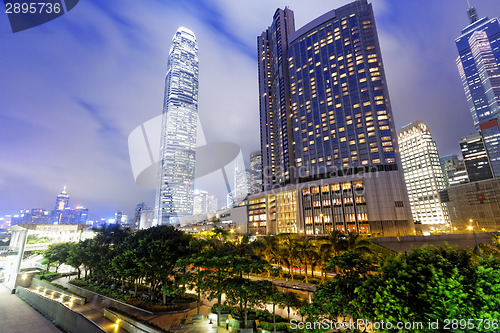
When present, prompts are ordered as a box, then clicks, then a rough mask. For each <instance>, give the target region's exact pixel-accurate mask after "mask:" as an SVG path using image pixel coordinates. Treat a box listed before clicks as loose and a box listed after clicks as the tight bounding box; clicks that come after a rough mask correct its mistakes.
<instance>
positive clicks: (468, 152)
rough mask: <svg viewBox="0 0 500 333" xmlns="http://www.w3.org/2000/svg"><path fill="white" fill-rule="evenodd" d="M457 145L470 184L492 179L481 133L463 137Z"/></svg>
mask: <svg viewBox="0 0 500 333" xmlns="http://www.w3.org/2000/svg"><path fill="white" fill-rule="evenodd" d="M459 144H460V149H461V150H462V155H463V157H464V163H465V169H466V170H467V176H468V177H469V181H470V182H471V183H472V182H477V181H480V180H485V179H490V178H493V172H492V170H491V164H490V159H489V157H488V153H487V151H486V147H485V145H484V139H483V137H482V135H481V133H480V132H475V133H472V134H469V135H467V136H465V137H463V138H462V139H461V140H460V142H459Z"/></svg>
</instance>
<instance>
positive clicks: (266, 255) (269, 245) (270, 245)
mask: <svg viewBox="0 0 500 333" xmlns="http://www.w3.org/2000/svg"><path fill="white" fill-rule="evenodd" d="M253 248H254V250H255V253H256V254H257V255H258V256H260V257H261V258H263V259H264V260H266V261H267V262H268V263H269V264H273V263H275V262H276V260H277V259H278V256H277V252H278V238H277V237H276V236H273V235H266V236H264V237H262V238H261V239H259V240H258V241H256V242H254V243H253ZM280 275H281V272H280ZM267 277H271V269H268V270H267Z"/></svg>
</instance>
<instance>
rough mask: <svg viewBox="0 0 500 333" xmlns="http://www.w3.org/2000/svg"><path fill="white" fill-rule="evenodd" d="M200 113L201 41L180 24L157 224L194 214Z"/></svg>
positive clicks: (170, 77)
mask: <svg viewBox="0 0 500 333" xmlns="http://www.w3.org/2000/svg"><path fill="white" fill-rule="evenodd" d="M197 115H198V45H197V43H196V38H195V35H194V33H193V32H192V31H190V30H188V29H186V28H179V29H178V30H177V32H176V33H175V35H174V38H173V40H172V47H171V49H170V53H169V56H168V64H167V75H166V79H165V96H164V103H163V121H162V134H161V145H160V156H161V164H160V175H159V186H158V192H157V197H156V203H155V207H156V213H155V219H156V224H160V225H161V224H169V223H176V221H177V217H180V216H189V215H192V214H193V194H194V170H195V155H196V126H197Z"/></svg>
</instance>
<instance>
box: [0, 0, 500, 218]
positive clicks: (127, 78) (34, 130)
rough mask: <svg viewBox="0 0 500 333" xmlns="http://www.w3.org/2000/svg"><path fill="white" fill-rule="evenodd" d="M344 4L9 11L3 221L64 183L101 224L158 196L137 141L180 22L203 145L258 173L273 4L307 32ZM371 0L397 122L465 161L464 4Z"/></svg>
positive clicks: (483, 9)
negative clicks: (261, 66)
mask: <svg viewBox="0 0 500 333" xmlns="http://www.w3.org/2000/svg"><path fill="white" fill-rule="evenodd" d="M348 2H350V0H346V1H338V0H335V1H326V0H321V1H310V2H304V1H298V0H295V1H264V0H260V1H248V0H243V1H237V2H235V1H230V0H214V1H201V0H199V1H189V2H187V1H186V2H184V1H182V2H176V1H172V0H167V1H158V0H157V1H154V0H153V1H148V2H141V3H139V2H133V1H117V0H114V1H113V0H111V1H105V2H103V1H98V0H88V1H85V2H80V4H79V5H78V6H77V7H75V8H74V9H73V10H72V11H70V12H69V13H67V14H66V15H64V16H62V17H60V18H58V19H56V20H54V21H51V22H49V23H46V24H44V25H41V26H39V27H36V28H33V29H30V30H26V31H23V32H19V33H16V34H13V33H12V32H11V30H10V26H9V22H8V18H7V16H6V15H5V14H0V41H1V43H2V45H3V52H2V54H1V55H0V68H1V72H0V73H1V74H2V75H1V76H0V136H1V137H2V140H1V141H0V152H1V153H2V162H1V163H0V198H1V199H2V200H1V201H0V216H3V215H5V214H14V213H16V212H18V211H19V210H20V209H26V208H28V209H31V208H46V209H51V208H52V206H53V203H54V199H55V198H56V196H57V194H59V193H60V192H61V189H62V188H63V187H64V186H65V185H67V191H68V194H69V195H70V196H71V200H72V202H73V204H74V205H75V206H85V207H87V208H88V209H89V214H90V217H91V218H97V217H107V216H113V215H114V212H116V211H123V212H124V213H126V214H127V215H129V216H132V215H133V211H134V209H135V206H136V205H137V203H140V202H143V201H145V202H147V203H148V204H149V205H152V204H153V200H154V195H155V193H154V191H151V190H145V189H141V188H139V187H137V186H136V185H135V182H134V177H133V175H132V171H131V167H130V162H129V156H128V148H127V137H128V135H129V134H130V132H131V131H132V130H133V129H134V128H136V127H137V126H139V125H140V124H142V123H143V122H144V121H147V120H149V119H151V118H152V117H155V116H157V115H159V114H161V112H162V102H163V89H164V77H165V73H166V65H167V56H168V52H169V49H170V44H171V43H170V41H171V36H172V35H173V34H174V33H175V31H176V30H177V29H178V28H179V27H180V26H185V27H187V28H189V29H191V30H192V31H193V32H194V33H195V34H196V36H197V40H198V43H199V59H200V67H199V68H200V76H199V79H200V81H199V82H200V86H199V108H198V110H199V115H200V119H201V123H202V126H203V130H204V132H205V136H206V138H207V141H229V142H234V143H236V144H238V145H239V146H240V147H241V148H242V152H243V156H244V157H245V160H246V162H247V167H248V160H249V155H250V152H252V151H255V150H257V149H259V146H260V143H259V110H258V82H257V58H256V57H257V50H256V39H257V36H258V35H260V34H261V33H262V31H264V30H265V29H266V28H267V27H268V25H269V23H270V22H271V20H272V16H273V14H274V12H275V10H276V9H277V8H284V7H285V6H289V7H290V9H292V10H293V11H294V12H295V26H296V27H297V28H300V27H302V26H303V25H304V24H305V23H307V22H309V21H311V20H313V19H314V18H316V17H318V16H320V15H321V14H323V13H325V12H327V11H330V10H331V9H334V8H337V7H340V6H342V5H344V4H346V3H348ZM371 2H372V3H373V6H374V12H375V19H376V25H377V29H378V34H379V38H380V44H381V49H382V57H383V62H384V67H385V71H386V76H387V83H388V88H389V95H390V98H391V102H392V108H393V114H394V119H395V123H396V128H397V129H399V128H401V127H402V126H404V125H407V124H409V123H411V122H413V121H416V120H421V121H424V122H425V123H426V124H428V126H429V128H430V129H431V132H432V133H433V138H434V140H435V141H436V143H437V145H438V150H439V153H440V156H444V155H447V154H452V153H455V154H458V155H460V149H459V145H458V141H459V140H460V138H461V137H463V136H465V135H467V134H469V133H472V132H473V131H474V126H473V121H472V117H471V115H470V112H469V110H468V107H467V102H466V99H465V94H464V91H463V87H462V84H461V81H460V77H459V74H458V70H457V68H456V64H455V60H456V58H457V56H458V52H457V50H456V46H455V39H456V38H457V37H459V36H460V33H461V30H462V29H463V28H464V27H465V26H467V25H468V24H469V20H468V17H467V8H468V5H467V1H465V0H464V1H452V0H443V1H431V0H424V1H417V0H408V1H404V2H403V1H388V0H373V1H371ZM470 3H471V5H473V6H475V7H476V9H477V11H478V16H479V17H480V18H481V17H484V16H488V17H490V18H493V17H499V16H500V6H498V1H497V0H481V1H479V0H470ZM205 190H208V191H210V189H205ZM219 200H221V198H220V194H219ZM72 206H73V205H72Z"/></svg>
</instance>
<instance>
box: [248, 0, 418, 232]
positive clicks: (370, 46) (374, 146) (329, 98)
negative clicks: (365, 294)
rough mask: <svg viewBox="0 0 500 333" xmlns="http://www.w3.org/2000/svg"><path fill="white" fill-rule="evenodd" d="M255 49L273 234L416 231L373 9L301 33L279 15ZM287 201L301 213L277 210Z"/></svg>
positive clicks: (336, 14)
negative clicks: (284, 193)
mask: <svg viewBox="0 0 500 333" xmlns="http://www.w3.org/2000/svg"><path fill="white" fill-rule="evenodd" d="M257 46H258V52H259V53H258V55H259V59H258V62H259V88H260V89H259V92H260V96H259V97H260V120H261V148H262V156H263V159H262V160H263V171H264V173H263V182H264V190H266V191H267V192H266V193H268V194H269V195H268V199H266V200H268V202H269V203H270V204H269V205H270V207H271V208H270V210H269V212H271V213H270V215H269V216H268V217H266V218H265V219H263V220H266V221H267V222H266V223H269V224H268V225H266V228H267V232H277V233H280V232H298V233H304V234H306V235H314V234H316V235H318V234H325V233H329V232H331V231H332V230H339V231H343V232H345V231H358V232H364V233H372V234H375V233H383V234H386V235H389V234H407V233H411V232H412V231H413V223H412V222H413V220H412V217H411V210H410V205H409V200H408V195H407V192H406V186H405V183H404V178H403V172H402V171H403V170H402V166H401V159H400V156H399V152H398V146H397V134H396V130H395V128H394V119H393V115H392V110H391V105H390V100H389V94H388V90H387V83H386V78H385V73H384V66H383V63H382V56H381V51H380V45H379V42H378V36H377V30H376V26H375V18H374V14H373V9H372V5H371V4H369V3H368V2H367V1H366V0H357V1H354V2H352V3H350V4H347V5H345V6H342V7H340V8H337V9H334V10H331V11H329V12H327V13H325V14H324V15H322V16H320V17H318V18H317V19H315V20H313V21H311V22H310V23H308V24H306V25H305V26H304V27H302V28H300V29H298V30H295V26H294V14H293V12H292V11H291V10H290V9H288V8H285V10H281V9H278V10H277V11H276V12H275V14H274V16H273V22H272V25H271V26H270V27H269V28H268V29H267V30H266V31H265V32H264V33H263V34H262V35H261V36H259V37H258V43H257ZM283 157H284V158H283ZM273 158H274V160H273ZM273 163H274V164H273ZM282 171H284V173H282ZM283 186H286V187H287V189H288V190H289V191H292V192H290V196H288V195H287V196H285V197H281V196H280V195H281V194H280V193H282V191H284V190H283V189H281V190H280V189H279V187H283ZM288 190H287V191H288ZM271 192H272V193H271ZM292 194H293V195H292ZM252 198H253V197H252ZM257 202H258V205H260V204H261V203H260V201H258V200H257ZM290 202H294V204H293V205H295V206H296V207H297V210H296V211H293V212H292V211H288V210H287V209H288V208H287V209H285V210H283V211H281V213H280V210H279V209H278V208H279V207H280V205H283V207H287V206H290V205H292V204H291V203H290ZM293 205H292V206H293ZM260 209H261V208H259V211H260ZM260 215H263V214H261V213H260ZM294 216H295V217H294ZM261 217H262V218H263V216H260V217H259V218H261ZM254 219H255V217H254ZM252 223H257V224H259V223H260V225H258V227H260V228H261V229H262V230H263V229H264V226H263V225H262V223H263V222H262V221H261V220H259V221H257V222H255V221H254V222H252ZM250 230H251V228H250ZM251 231H252V230H251ZM259 232H261V231H259Z"/></svg>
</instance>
